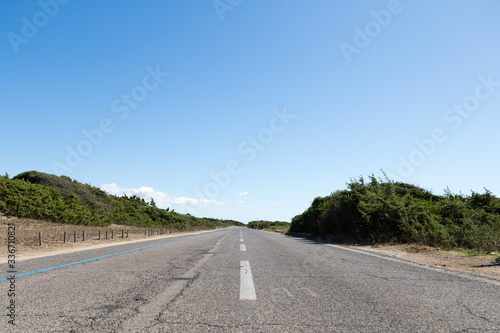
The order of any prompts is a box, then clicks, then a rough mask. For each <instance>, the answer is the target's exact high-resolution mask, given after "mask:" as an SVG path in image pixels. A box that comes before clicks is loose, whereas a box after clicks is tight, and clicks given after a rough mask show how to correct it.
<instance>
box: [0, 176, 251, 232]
mask: <svg viewBox="0 0 500 333" xmlns="http://www.w3.org/2000/svg"><path fill="white" fill-rule="evenodd" d="M0 212H3V213H5V214H6V215H8V216H15V217H19V218H30V219H36V220H42V221H51V222H59V223H66V224H74V225H86V226H110V225H112V224H118V225H125V226H134V227H141V228H171V229H176V230H193V229H204V228H206V229H213V228H219V227H227V226H232V225H240V226H241V225H243V224H242V223H240V222H237V221H233V220H219V219H213V218H198V217H194V216H191V215H189V214H179V213H177V212H174V211H170V210H169V209H168V208H167V209H161V208H158V207H157V206H156V204H155V202H154V201H153V200H151V202H149V203H148V202H146V201H145V200H144V199H142V198H139V197H137V196H131V197H128V196H126V195H124V196H121V197H119V196H115V195H109V194H107V193H106V192H104V191H103V190H101V189H99V188H97V187H93V186H91V185H88V184H82V183H79V182H77V181H75V180H71V179H70V178H69V177H66V176H61V177H58V176H54V175H50V174H45V173H41V172H36V171H29V172H24V173H21V174H19V175H17V176H16V177H14V178H12V179H11V178H9V177H8V175H5V176H0Z"/></svg>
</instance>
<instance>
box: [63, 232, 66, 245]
mask: <svg viewBox="0 0 500 333" xmlns="http://www.w3.org/2000/svg"><path fill="white" fill-rule="evenodd" d="M63 239H64V240H63V243H66V231H65V232H64V238H63Z"/></svg>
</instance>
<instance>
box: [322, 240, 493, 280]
mask: <svg viewBox="0 0 500 333" xmlns="http://www.w3.org/2000/svg"><path fill="white" fill-rule="evenodd" d="M326 245H327V246H331V247H335V248H337V249H342V250H346V251H351V252H356V253H361V254H365V255H368V256H372V257H377V258H381V259H385V260H389V261H395V262H398V263H402V264H407V265H410V266H415V267H420V268H425V269H428V270H431V271H435V272H441V273H446V274H450V275H455V276H458V277H461V278H465V279H469V280H476V281H481V282H486V283H488V284H492V285H494V286H498V287H500V281H498V280H496V279H489V278H488V277H482V276H476V275H473V273H461V272H457V271H452V270H449V269H445V268H440V267H439V268H438V267H432V266H426V265H423V264H419V263H414V262H411V261H407V260H404V259H400V258H391V257H387V256H384V255H380V254H377V253H369V252H367V251H369V250H366V251H360V250H355V249H351V248H348V247H345V246H339V245H333V244H326Z"/></svg>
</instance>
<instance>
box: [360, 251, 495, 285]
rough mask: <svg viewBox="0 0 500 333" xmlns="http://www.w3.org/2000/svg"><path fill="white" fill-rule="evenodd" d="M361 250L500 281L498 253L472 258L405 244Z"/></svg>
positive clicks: (454, 252)
mask: <svg viewBox="0 0 500 333" xmlns="http://www.w3.org/2000/svg"><path fill="white" fill-rule="evenodd" d="M360 248H362V249H365V250H370V251H375V252H381V253H385V254H389V255H394V256H396V257H399V258H402V259H406V260H409V261H413V262H416V263H419V264H423V265H427V266H435V267H444V268H447V269H450V270H454V271H461V272H469V273H475V274H479V275H484V276H489V277H492V278H496V279H500V254H498V253H496V254H488V255H482V256H479V255H475V256H472V255H466V254H464V253H463V252H458V251H443V250H440V249H436V248H432V247H428V246H419V245H404V244H403V245H377V246H360Z"/></svg>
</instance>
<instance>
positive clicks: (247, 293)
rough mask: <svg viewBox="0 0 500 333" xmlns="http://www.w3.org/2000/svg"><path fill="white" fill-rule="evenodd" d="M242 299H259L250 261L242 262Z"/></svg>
mask: <svg viewBox="0 0 500 333" xmlns="http://www.w3.org/2000/svg"><path fill="white" fill-rule="evenodd" d="M240 299H241V300H251V301H253V300H256V299H257V295H256V294H255V286H254V284H253V278H252V271H251V270H250V262H248V261H241V262H240Z"/></svg>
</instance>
